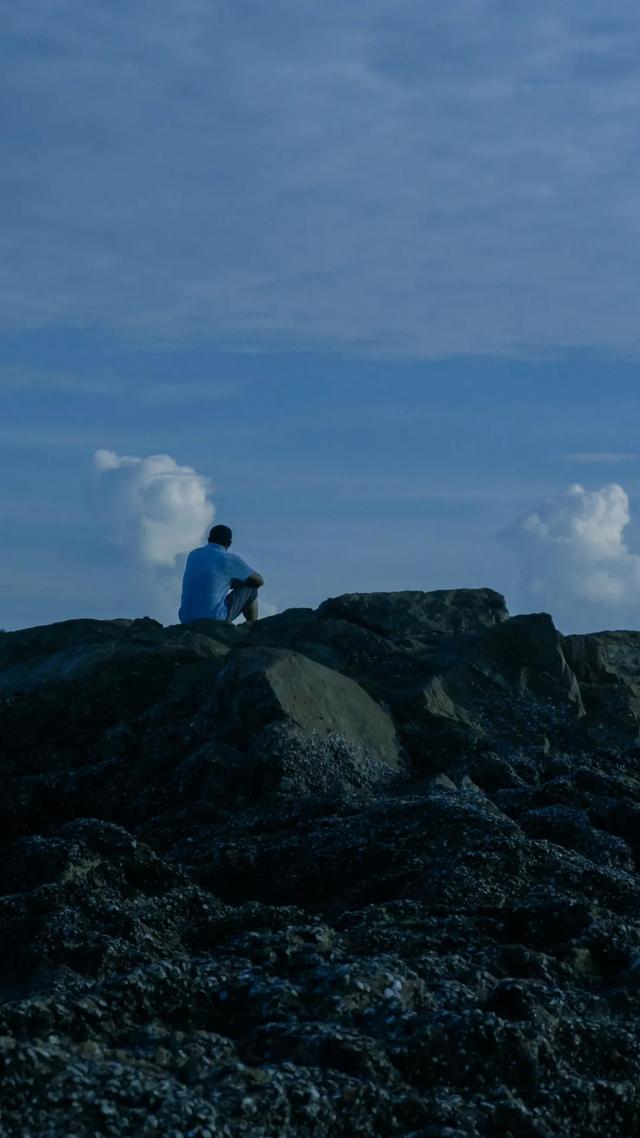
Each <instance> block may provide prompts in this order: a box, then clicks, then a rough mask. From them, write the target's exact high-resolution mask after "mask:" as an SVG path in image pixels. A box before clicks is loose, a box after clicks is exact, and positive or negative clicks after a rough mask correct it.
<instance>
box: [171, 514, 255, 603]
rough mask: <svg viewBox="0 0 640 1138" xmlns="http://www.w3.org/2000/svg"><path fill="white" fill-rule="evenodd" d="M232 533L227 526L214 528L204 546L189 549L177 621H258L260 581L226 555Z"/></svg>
mask: <svg viewBox="0 0 640 1138" xmlns="http://www.w3.org/2000/svg"><path fill="white" fill-rule="evenodd" d="M232 536H233V535H232V533H231V530H230V529H229V527H228V526H214V527H213V529H212V530H211V533H210V534H209V542H208V544H207V545H203V546H201V547H200V548H199V549H192V551H191V553H190V554H189V556H188V557H187V564H186V565H185V570H184V577H183V580H182V602H181V604H180V612H179V614H178V615H179V617H180V621H181V623H182V624H188V623H189V621H192V620H224V621H227V622H229V623H231V622H233V621H234V620H235V619H236V617H238V616H240V613H242V615H243V616H244V618H245V620H248V621H254V620H257V619H258V589H260V588H261V587H262V585H264V579H263V578H262V577H261V576H260V574H259V573H256V571H255V570H254V569H250V568H249V566H248V565H247V563H246V561H243V560H242V558H241V557H237V556H236V554H235V553H229V547H230V545H231V540H232Z"/></svg>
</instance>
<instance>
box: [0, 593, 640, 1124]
mask: <svg viewBox="0 0 640 1138" xmlns="http://www.w3.org/2000/svg"><path fill="white" fill-rule="evenodd" d="M639 665H640V639H639V637H638V634H634V633H624V632H617V633H601V634H597V635H593V636H581V637H567V638H563V637H561V636H560V635H559V634H558V633H557V632H556V630H555V628H554V627H553V624H552V622H551V620H550V618H549V617H547V616H545V615H544V614H537V615H534V616H531V617H516V618H513V619H509V617H508V614H507V612H506V609H505V607H504V601H503V600H502V598H501V597H499V595H498V594H496V593H493V592H492V591H491V590H454V591H451V592H440V593H416V592H412V593H398V594H371V595H350V596H347V597H342V598H335V599H332V600H331V601H327V602H325V604H324V605H322V606H321V607H320V609H319V610H318V611H317V612H312V611H311V610H305V609H300V610H291V611H290V612H287V613H283V614H281V615H279V616H276V617H272V618H270V619H268V620H264V621H261V622H259V623H258V624H257V625H256V626H254V627H252V628H249V627H247V626H239V627H230V626H226V625H220V624H216V623H215V622H210V621H201V622H198V623H197V624H194V625H192V626H189V627H188V628H181V627H174V628H167V629H163V628H162V627H161V626H160V625H158V624H156V623H155V622H153V621H149V620H141V621H68V622H65V623H63V624H58V625H51V626H49V627H47V628H39V629H29V630H25V631H23V632H16V633H8V634H1V635H0V730H1V732H2V741H3V747H2V755H3V757H2V759H1V760H0V763H1V766H0V770H1V773H2V791H3V793H2V796H1V798H0V847H1V850H0V852H1V854H2V856H1V858H0V1082H1V1089H2V1096H1V1100H0V1101H1V1102H2V1117H1V1122H0V1133H1V1134H2V1135H4V1134H6V1135H8V1136H9V1138H13V1136H14V1135H15V1136H16V1138H17V1136H18V1135H20V1138H22V1136H25V1138H26V1136H33V1138H35V1136H36V1135H37V1136H38V1138H40V1135H43V1136H44V1135H46V1136H50V1138H58V1136H59V1138H63V1136H64V1138H69V1136H70V1135H77V1136H78V1138H85V1135H86V1136H87V1138H88V1136H89V1135H91V1136H92V1138H93V1136H94V1135H98V1136H105V1138H107V1136H114V1138H115V1136H121V1135H151V1134H163V1135H174V1136H178V1135H183V1136H185V1138H186V1136H187V1135H188V1136H190V1138H208V1136H211V1135H216V1138H217V1136H218V1135H221V1136H223V1138H236V1136H238V1138H240V1136H243V1138H244V1136H246V1138H264V1136H265V1135H285V1136H286V1135H291V1136H292V1138H293V1136H294V1135H296V1136H297V1135H307V1136H309V1138H312V1136H313V1138H316V1136H317V1138H325V1136H326V1138H329V1136H331V1138H336V1136H338V1138H343V1136H344V1138H347V1136H348V1138H351V1136H352V1135H353V1134H356V1133H362V1134H363V1135H365V1136H366V1135H370V1136H374V1135H375V1136H385V1138H387V1136H388V1138H391V1136H392V1135H393V1136H394V1138H395V1136H396V1135H399V1136H404V1138H410V1136H411V1138H445V1136H446V1138H462V1136H469V1138H476V1136H478V1138H479V1136H487V1138H489V1136H491V1138H493V1136H498V1138H528V1136H532V1138H533V1136H537V1138H565V1136H567V1135H574V1134H575V1135H580V1136H581V1138H582V1136H583V1135H584V1136H586V1138H596V1136H597V1138H601V1136H602V1135H603V1134H607V1135H611V1136H613V1138H615V1136H618V1135H629V1136H631V1135H634V1136H635V1135H636V1134H637V1133H638V1132H639V1131H640V1089H639V1088H638V1080H637V1069H638V1061H639V1059H640V1029H639V1027H638V1024H639V1023H640V916H639V914H640V877H639V876H638V866H639V864H640V748H639V746H638V723H639V719H640V697H639V695H638V692H639V691H640V686H639V681H638V666H639Z"/></svg>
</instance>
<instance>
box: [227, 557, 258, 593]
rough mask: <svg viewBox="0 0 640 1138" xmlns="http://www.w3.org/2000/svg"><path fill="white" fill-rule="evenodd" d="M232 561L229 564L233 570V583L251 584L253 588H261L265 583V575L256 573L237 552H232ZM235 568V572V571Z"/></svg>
mask: <svg viewBox="0 0 640 1138" xmlns="http://www.w3.org/2000/svg"><path fill="white" fill-rule="evenodd" d="M231 557H232V561H231V564H230V566H229V568H230V569H231V571H232V572H233V579H232V581H231V584H232V585H235V584H238V585H249V586H251V588H253V589H261V588H262V586H263V585H264V577H262V576H261V574H260V573H256V571H255V569H252V568H251V566H250V565H247V563H246V561H243V560H242V558H241V557H238V556H237V554H231ZM234 570H235V572H234Z"/></svg>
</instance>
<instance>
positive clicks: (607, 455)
mask: <svg viewBox="0 0 640 1138" xmlns="http://www.w3.org/2000/svg"><path fill="white" fill-rule="evenodd" d="M560 458H561V460H562V461H563V462H576V463H584V464H585V465H587V466H588V465H595V466H598V465H602V466H613V465H615V464H616V463H619V462H637V461H638V459H640V454H625V453H624V452H622V453H619V452H618V451H575V452H574V453H571V454H563V455H560Z"/></svg>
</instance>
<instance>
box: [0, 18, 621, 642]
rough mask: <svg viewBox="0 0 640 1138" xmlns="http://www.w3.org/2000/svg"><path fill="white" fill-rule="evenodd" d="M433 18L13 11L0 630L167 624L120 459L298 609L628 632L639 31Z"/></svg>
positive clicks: (8, 43)
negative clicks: (108, 462) (504, 615)
mask: <svg viewBox="0 0 640 1138" xmlns="http://www.w3.org/2000/svg"><path fill="white" fill-rule="evenodd" d="M444 8H445V6H442V5H437V6H436V5H425V4H424V3H414V2H407V0H393V2H392V0H370V2H369V3H368V4H367V5H357V6H356V5H345V4H339V3H337V0H323V2H322V3H319V2H318V3H316V2H310V0H295V3H294V2H293V0H291V2H285V0H273V2H272V3H270V4H269V5H266V4H259V3H254V2H249V0H246V2H243V0H233V3H231V2H215V0H207V2H206V3H205V2H204V0H181V2H180V3H179V4H178V3H177V2H168V0H160V2H158V0H154V2H153V3H152V2H151V0H149V2H144V0H143V2H140V3H132V4H126V5H125V4H124V3H121V2H119V0H110V3H109V4H108V5H106V6H101V7H99V8H98V7H95V6H88V5H86V4H81V3H80V0H54V2H51V0H26V2H25V3H24V4H22V5H20V6H19V7H18V6H14V9H13V10H11V11H8V12H7V13H6V15H5V20H4V23H5V35H4V37H3V44H2V47H1V49H0V52H1V58H0V73H1V74H2V76H3V79H2V86H3V93H2V99H1V103H0V106H1V108H2V110H1V113H2V127H3V129H2V139H3V142H2V150H3V160H2V163H1V170H2V173H0V218H1V219H2V220H1V222H0V228H1V230H2V249H3V252H2V258H0V296H1V298H2V303H1V305H0V398H1V400H2V408H3V411H2V418H1V421H0V442H1V444H2V445H1V447H0V467H1V469H0V474H1V478H0V487H1V488H2V489H1V490H0V521H1V523H2V531H3V536H4V541H3V543H2V549H3V555H2V558H1V560H0V627H5V628H13V627H19V626H22V625H27V624H33V623H39V622H44V621H49V620H55V619H63V618H67V617H71V616H116V615H137V614H142V613H144V612H150V613H151V614H152V615H158V616H160V617H161V618H162V619H165V620H168V619H170V618H171V605H172V601H171V590H172V589H173V590H174V592H175V587H176V586H175V581H176V580H177V579H178V578H179V572H180V563H181V561H180V558H181V552H183V551H180V550H179V549H177V548H174V547H171V548H172V556H173V553H175V555H176V558H175V571H174V572H173V575H172V573H171V572H170V571H169V569H168V567H167V565H164V567H161V575H162V576H163V581H164V594H165V600H164V602H163V603H162V605H159V602H158V600H157V595H156V593H155V592H154V587H153V577H154V574H156V576H157V570H158V565H156V564H149V563H147V564H144V563H143V562H144V558H143V557H142V556H141V550H140V545H139V542H138V537H139V528H138V529H136V526H139V523H140V517H141V515H142V513H143V511H144V510H145V509H147V507H148V503H147V505H145V504H144V503H143V504H142V505H141V504H140V500H139V498H138V499H136V502H137V503H138V504H137V505H135V503H133V492H132V491H131V492H130V491H127V493H128V497H127V498H126V502H125V499H124V498H123V497H122V495H121V496H120V497H118V496H117V495H115V496H114V494H113V493H112V491H111V487H113V486H115V482H114V480H113V477H112V475H111V474H109V472H107V473H106V474H96V470H95V467H94V461H93V456H94V453H95V451H96V450H99V449H101V448H106V449H107V450H111V451H114V452H116V453H117V455H120V456H122V455H127V456H135V457H138V458H141V459H144V458H146V457H148V456H150V455H155V454H163V455H167V456H171V458H172V459H173V460H175V465H176V470H177V471H178V474H176V478H177V477H178V475H179V477H180V478H181V479H182V483H181V485H182V486H183V487H184V485H185V478H186V479H187V481H188V480H189V479H190V478H192V479H193V478H195V479H199V480H200V481H199V482H198V486H201V487H203V488H204V489H203V493H206V494H207V495H208V496H209V498H210V499H211V500H212V501H213V503H214V505H215V509H216V515H217V518H218V520H224V521H228V522H229V524H231V525H232V526H233V527H234V529H235V530H236V535H237V542H236V545H237V549H238V551H239V552H241V553H243V554H244V555H246V557H247V559H248V560H250V561H252V562H253V563H254V564H255V566H256V568H258V569H260V570H261V571H262V572H263V573H264V575H265V577H266V578H267V586H266V588H265V597H266V599H267V601H268V603H269V604H270V605H272V606H275V607H277V608H279V609H282V608H284V607H287V606H288V605H289V604H313V605H315V604H317V603H318V602H319V601H320V600H322V599H323V598H324V597H325V596H327V595H332V594H336V593H339V592H345V591H352V590H365V589H378V588H380V589H388V588H389V589H391V588H393V589H397V588H441V587H448V586H454V585H455V586H457V585H485V584H486V585H492V586H494V587H496V588H500V589H502V590H504V591H506V593H507V596H508V599H509V601H510V603H511V606H512V608H513V609H514V610H519V609H523V608H534V607H545V608H550V609H551V611H553V612H554V614H555V615H556V616H557V619H558V620H559V623H560V624H561V626H562V627H564V628H568V629H571V628H582V627H601V626H603V625H610V624H620V623H625V624H628V625H637V616H636V612H637V610H638V602H639V601H640V558H637V557H636V554H635V553H634V550H635V549H637V548H640V535H638V533H637V525H636V522H635V521H634V515H635V514H638V512H639V511H638V504H637V501H638V490H639V488H640V487H639V481H640V480H639V476H638V470H639V468H638V457H639V456H638V454H637V453H636V451H637V449H638V448H637V444H636V439H635V433H636V429H637V426H636V406H637V375H638V370H637V369H638V363H637V361H638V344H639V330H640V325H639V324H638V309H639V304H638V301H639V299H640V296H639V293H640V283H639V277H638V271H637V265H638V249H639V243H640V204H639V202H638V195H637V188H636V187H637V184H638V175H639V174H640V150H639V149H638V146H637V122H638V110H639V108H640V73H638V70H637V65H636V60H637V57H638V48H639V46H640V45H639V42H638V41H639V39H640V15H638V13H637V9H636V8H635V7H633V6H632V5H631V4H628V3H625V2H622V3H619V4H618V5H616V10H615V11H616V15H615V18H611V17H610V16H609V14H608V13H609V8H608V6H605V5H604V4H602V3H593V2H591V3H587V4H584V3H582V4H577V3H568V4H565V5H563V6H562V8H561V10H559V9H558V6H557V5H555V4H550V3H545V2H542V3H540V4H538V5H536V6H535V7H532V6H530V5H524V4H521V3H519V2H517V0H516V2H514V0H510V3H508V4H507V3H498V2H479V0H478V2H471V0H460V2H453V3H451V4H449V5H446V11H445V10H443V9H444ZM185 468H190V469H191V471H193V472H195V473H194V474H193V475H189V474H185ZM134 469H136V470H138V471H139V470H140V469H142V468H141V467H139V466H138V467H136V468H134V467H132V466H128V467H127V468H126V471H128V472H129V473H131V471H133V470H134ZM144 469H146V468H144ZM126 471H125V474H124V475H123V480H126V478H127V477H128V476H129V475H128V474H127V473H126ZM163 477H164V479H165V481H164V486H165V490H167V489H168V490H172V487H173V485H174V483H173V482H172V481H171V479H172V478H173V474H172V473H171V471H169V473H165V474H164V475H163ZM207 480H208V482H207ZM121 482H122V484H123V485H124V482H123V481H122V480H121ZM576 483H577V484H580V486H582V487H583V492H582V493H581V494H578V495H576V494H575V493H574V494H573V495H570V496H568V497H567V494H566V488H567V487H568V486H570V485H571V484H576ZM608 484H614V485H616V486H620V487H622V488H623V490H624V494H625V495H626V498H625V499H622V498H621V497H620V495H619V494H617V493H616V494H610V493H608V492H607V491H605V490H604V488H605V487H606V486H607V485H608ZM176 485H177V483H176ZM189 485H190V486H191V485H192V483H189ZM193 486H195V483H193ZM196 498H197V494H196ZM190 500H191V499H190ZM193 500H194V501H195V499H193ZM163 501H164V502H165V505H166V496H165V499H163ZM154 508H155V509H159V508H160V507H159V506H158V504H157V502H156V506H155V507H154ZM136 510H138V514H136V513H135V511H136ZM127 511H128V513H127ZM123 514H126V519H125V520H127V526H128V528H127V527H125V528H124V529H123V527H122V525H120V521H121V520H122V516H123ZM173 516H174V515H171V514H167V515H166V518H167V519H168V518H170V517H173ZM198 517H200V515H198ZM531 518H535V519H538V520H537V521H536V522H531ZM518 519H520V520H518ZM522 519H524V520H522ZM527 519H529V521H527ZM196 522H197V519H195V518H194V526H195V527H196V528H197V524H196ZM167 524H168V522H167ZM125 531H126V539H127V540H125V537H124V535H125ZM175 540H176V541H178V540H179V539H178V537H176V539H175ZM584 564H586V566H587V571H586V572H585V573H582V571H581V568H580V567H581V566H582V565H584Z"/></svg>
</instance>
